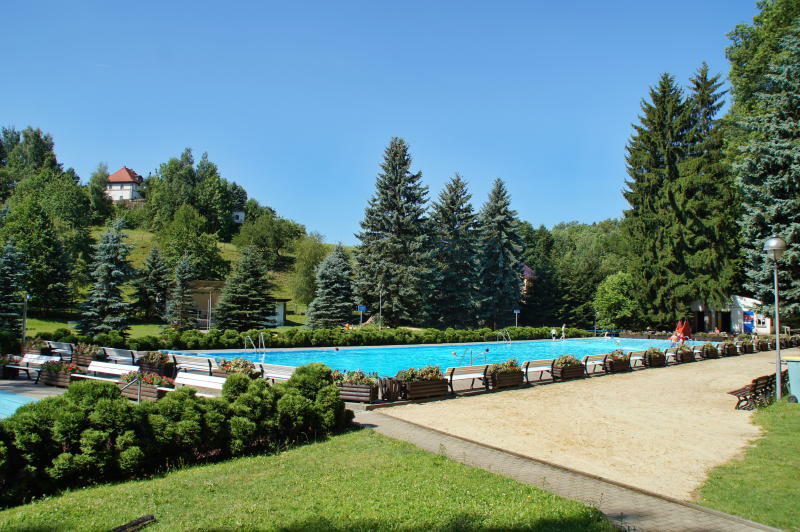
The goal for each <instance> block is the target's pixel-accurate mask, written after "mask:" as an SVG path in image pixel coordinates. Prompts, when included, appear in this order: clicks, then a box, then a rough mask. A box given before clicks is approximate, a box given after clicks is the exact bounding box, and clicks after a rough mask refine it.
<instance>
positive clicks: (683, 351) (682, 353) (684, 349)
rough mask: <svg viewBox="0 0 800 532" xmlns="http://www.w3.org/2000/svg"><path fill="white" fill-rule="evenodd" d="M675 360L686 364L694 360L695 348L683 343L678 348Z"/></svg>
mask: <svg viewBox="0 0 800 532" xmlns="http://www.w3.org/2000/svg"><path fill="white" fill-rule="evenodd" d="M675 361H676V362H680V363H681V364H685V363H687V362H694V361H695V356H694V350H693V349H692V348H691V347H689V346H688V345H682V346H680V347H679V348H678V352H677V353H676V354H675Z"/></svg>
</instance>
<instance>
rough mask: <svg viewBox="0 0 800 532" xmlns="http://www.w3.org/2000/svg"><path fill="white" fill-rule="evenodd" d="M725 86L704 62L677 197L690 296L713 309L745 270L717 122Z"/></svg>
mask: <svg viewBox="0 0 800 532" xmlns="http://www.w3.org/2000/svg"><path fill="white" fill-rule="evenodd" d="M721 86H722V82H721V81H719V75H716V76H709V72H708V65H706V64H705V63H703V65H702V66H701V67H700V69H699V70H698V71H697V74H696V75H695V76H694V77H692V78H691V79H690V93H689V100H688V104H689V105H690V106H691V112H690V116H691V129H690V131H689V133H688V138H687V151H686V154H685V155H686V159H685V160H684V161H683V162H682V163H680V164H679V171H680V177H679V178H678V180H677V181H676V182H675V183H674V191H673V192H672V195H673V197H674V198H675V204H676V205H677V208H678V210H677V220H678V221H679V223H680V225H681V228H682V233H683V237H684V240H683V241H684V243H685V245H686V249H684V250H683V253H682V254H683V262H684V264H685V266H686V272H685V275H686V281H687V283H688V285H689V290H688V292H689V294H690V295H691V297H692V298H693V299H696V300H700V301H702V302H704V303H706V304H711V305H724V304H726V303H727V301H728V299H729V298H730V296H731V295H732V294H733V293H734V291H735V289H736V286H737V284H738V282H737V281H738V277H739V270H740V261H739V249H740V242H739V228H738V227H737V225H736V220H737V218H738V216H739V198H738V197H737V194H736V190H735V188H734V183H733V178H732V175H731V172H730V169H729V168H728V166H727V165H726V164H725V155H724V153H723V149H724V143H723V131H722V128H721V127H720V124H719V122H718V120H717V118H716V115H717V112H718V111H719V109H720V108H721V107H722V105H723V101H722V95H723V94H724V93H723V92H719V88H720V87H721Z"/></svg>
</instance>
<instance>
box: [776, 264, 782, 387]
mask: <svg viewBox="0 0 800 532" xmlns="http://www.w3.org/2000/svg"><path fill="white" fill-rule="evenodd" d="M780 320H781V318H780V313H779V312H778V260H777V259H775V400H776V401H780V400H781V321H780Z"/></svg>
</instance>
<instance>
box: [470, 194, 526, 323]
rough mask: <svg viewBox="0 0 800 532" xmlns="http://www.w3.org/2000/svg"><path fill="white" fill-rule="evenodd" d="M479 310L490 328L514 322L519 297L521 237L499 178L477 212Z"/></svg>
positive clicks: (520, 290) (517, 222)
mask: <svg viewBox="0 0 800 532" xmlns="http://www.w3.org/2000/svg"><path fill="white" fill-rule="evenodd" d="M478 227H479V229H478V231H479V233H478V234H479V240H478V256H479V265H478V281H479V284H480V302H479V307H478V308H479V313H480V317H481V319H482V321H483V322H484V323H485V324H486V325H489V326H492V327H501V326H504V325H507V324H509V323H514V314H513V311H514V309H516V308H519V304H520V301H521V300H522V262H521V258H522V251H523V247H522V238H521V237H520V231H519V221H518V220H517V213H516V211H514V210H512V209H511V197H510V196H509V194H508V191H507V190H506V186H505V184H504V183H503V181H502V180H501V179H496V180H495V182H494V185H493V186H492V190H491V192H489V198H488V199H487V200H486V203H484V205H483V207H482V208H481V211H480V213H479V214H478Z"/></svg>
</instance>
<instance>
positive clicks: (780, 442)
mask: <svg viewBox="0 0 800 532" xmlns="http://www.w3.org/2000/svg"><path fill="white" fill-rule="evenodd" d="M754 422H755V423H756V424H758V425H760V426H761V427H762V428H763V429H764V432H765V434H764V437H763V438H761V439H759V440H757V441H756V442H755V444H754V445H753V446H752V447H751V448H749V449H748V450H747V452H746V453H745V455H744V456H743V457H742V458H740V459H736V460H732V461H731V462H728V463H727V464H725V465H722V466H720V467H717V468H716V469H714V470H712V471H711V473H710V474H709V477H708V481H707V482H706V483H705V485H704V486H703V487H702V488H701V489H700V501H699V502H700V504H704V505H706V506H710V507H712V508H716V509H717V510H722V511H723V512H728V513H731V514H735V515H739V516H742V517H745V518H747V519H751V520H753V521H758V522H760V523H764V524H768V525H772V526H774V527H778V528H783V529H785V530H795V531H797V530H800V476H798V473H800V405H798V404H790V403H787V402H785V401H783V402H781V403H777V404H774V405H772V406H770V407H768V408H764V409H761V410H759V411H758V412H757V413H756V414H755V417H754Z"/></svg>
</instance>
